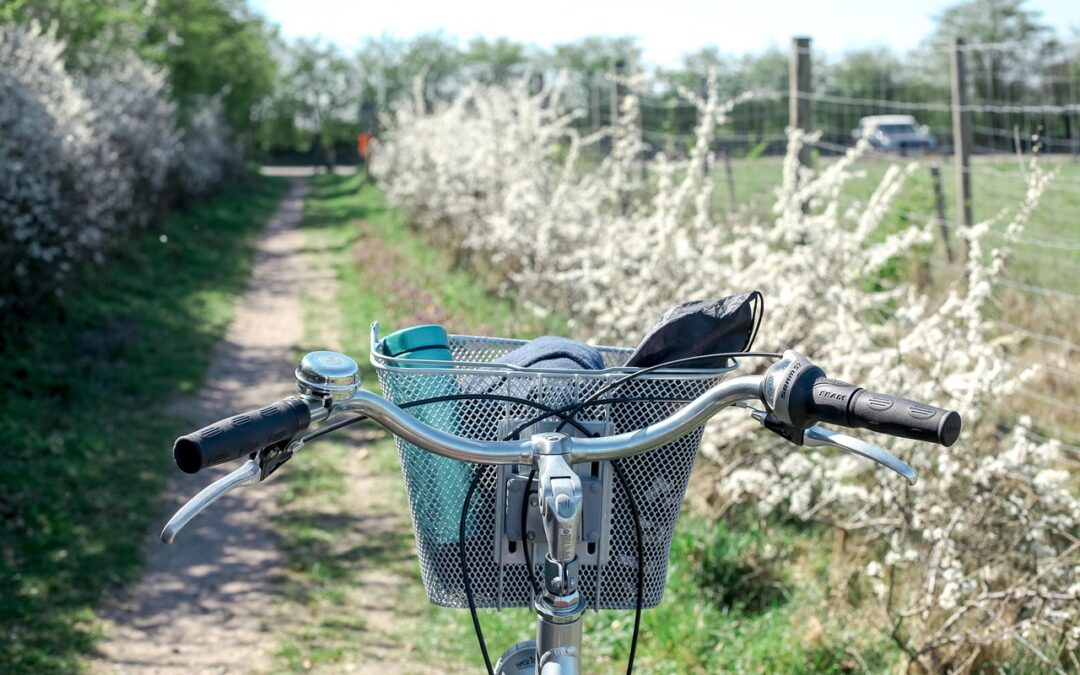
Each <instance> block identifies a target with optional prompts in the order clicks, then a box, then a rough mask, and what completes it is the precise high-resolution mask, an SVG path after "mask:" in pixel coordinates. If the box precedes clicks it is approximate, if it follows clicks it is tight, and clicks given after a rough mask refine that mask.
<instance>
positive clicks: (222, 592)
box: [91, 177, 317, 674]
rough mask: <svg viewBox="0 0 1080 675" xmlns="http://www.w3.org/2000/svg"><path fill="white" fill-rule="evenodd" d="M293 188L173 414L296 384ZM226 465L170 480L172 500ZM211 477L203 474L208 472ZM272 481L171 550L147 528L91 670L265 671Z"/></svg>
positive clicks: (229, 500)
mask: <svg viewBox="0 0 1080 675" xmlns="http://www.w3.org/2000/svg"><path fill="white" fill-rule="evenodd" d="M290 181H291V189H290V191H289V194H288V195H287V196H286V197H285V199H284V200H283V201H282V203H281V205H280V206H279V207H278V211H277V213H276V214H275V215H274V217H273V218H272V219H271V220H270V221H269V222H268V223H267V226H266V229H265V231H264V232H263V234H262V236H261V238H260V239H259V242H258V245H257V250H256V256H255V265H254V269H253V272H252V278H251V280H250V282H249V286H248V289H247V291H246V292H245V294H244V296H243V298H242V299H241V300H240V302H239V303H238V305H237V308H236V314H235V317H234V319H233V322H232V325H231V326H230V327H229V330H228V334H227V336H226V338H225V340H223V341H222V342H221V343H220V344H219V345H218V347H217V348H216V350H215V353H214V357H213V361H212V363H211V366H210V369H209V371H208V375H207V382H206V384H205V385H204V387H203V389H202V391H201V392H200V393H199V395H198V397H197V399H196V400H193V401H182V402H178V404H177V405H176V406H175V407H174V411H175V412H177V413H179V414H180V415H182V416H184V417H187V418H189V419H191V421H192V423H193V424H194V425H196V426H201V425H203V424H207V423H209V422H212V421H214V420H216V419H220V418H221V417H223V416H225V415H228V414H232V413H235V412H238V411H241V410H245V409H249V408H253V407H257V406H260V405H263V404H265V403H266V402H268V401H273V400H275V399H277V398H280V397H281V396H284V395H287V394H289V393H290V392H291V391H292V368H293V366H294V364H293V359H294V354H293V350H294V349H296V348H297V346H298V345H299V343H300V342H301V339H302V336H303V319H304V316H303V311H302V305H301V294H302V292H303V290H305V289H310V287H311V284H312V282H314V281H316V280H317V279H315V278H314V274H316V273H314V272H312V269H313V266H311V265H308V264H306V259H307V254H306V253H305V249H304V235H303V233H301V232H300V231H298V230H297V226H298V225H299V223H300V219H301V215H302V211H303V199H304V196H305V194H306V193H307V184H306V181H304V180H303V179H302V178H297V177H292V178H290ZM224 472H225V470H218V471H216V472H213V473H212V472H209V471H208V472H204V473H202V474H199V475H198V476H182V475H180V474H179V473H177V474H175V475H174V478H173V480H172V481H171V482H170V487H169V493H170V495H171V501H172V502H173V503H172V504H170V505H171V506H179V505H180V504H182V503H183V501H184V500H186V499H187V498H188V497H190V496H192V495H194V494H195V493H196V492H197V491H198V490H199V489H201V488H202V487H203V486H205V485H206V484H208V483H209V482H211V480H213V479H216V478H217V477H219V476H221V475H222V474H223V473H224ZM211 473H212V475H207V474H211ZM274 496H275V486H274V483H273V482H270V483H267V484H266V485H265V486H262V487H261V488H259V489H241V490H239V491H236V492H233V493H232V494H231V495H228V496H226V497H225V498H223V499H222V500H221V501H220V502H218V503H217V504H215V505H214V506H213V507H212V508H211V509H210V510H208V511H207V512H205V513H204V514H203V515H202V516H200V517H199V518H198V519H196V520H195V521H194V522H193V523H192V524H190V525H189V526H188V527H187V528H186V529H185V530H184V531H183V532H182V533H181V534H180V536H179V537H178V538H177V540H176V542H175V543H174V544H172V545H171V546H165V545H163V544H161V542H160V540H159V539H158V533H159V531H160V529H161V525H162V524H164V520H165V518H167V517H168V515H170V514H171V512H172V510H173V509H169V513H167V514H163V518H162V522H161V523H159V524H158V525H157V526H155V528H154V529H153V530H152V531H151V532H149V533H148V534H147V537H146V544H145V571H144V574H143V578H142V580H141V581H139V583H137V584H136V585H135V586H134V587H132V588H130V589H128V591H127V592H126V593H125V594H124V595H123V597H119V598H117V599H116V601H115V602H114V604H113V606H112V607H111V608H109V609H107V610H106V613H105V616H106V627H105V629H106V630H105V635H106V639H105V640H104V641H103V643H102V645H101V647H100V656H99V658H97V659H96V660H95V661H94V662H93V664H92V667H91V669H92V671H93V672H96V673H169V674H172V673H239V672H248V671H251V670H262V669H265V668H266V667H267V665H268V663H269V658H270V657H271V656H272V652H273V650H274V648H275V647H276V644H275V640H274V634H273V633H271V632H269V631H268V630H267V628H268V626H267V625H266V622H267V619H268V617H270V616H272V612H271V611H270V610H271V609H272V607H273V601H274V596H275V591H276V589H277V587H278V586H279V584H280V570H282V568H283V567H284V563H285V556H284V554H283V552H282V550H281V545H280V540H279V539H278V536H277V535H276V534H275V532H274V530H273V528H272V527H271V525H270V523H269V520H268V517H267V516H268V514H269V513H270V512H272V510H273V507H274V504H273V502H274Z"/></svg>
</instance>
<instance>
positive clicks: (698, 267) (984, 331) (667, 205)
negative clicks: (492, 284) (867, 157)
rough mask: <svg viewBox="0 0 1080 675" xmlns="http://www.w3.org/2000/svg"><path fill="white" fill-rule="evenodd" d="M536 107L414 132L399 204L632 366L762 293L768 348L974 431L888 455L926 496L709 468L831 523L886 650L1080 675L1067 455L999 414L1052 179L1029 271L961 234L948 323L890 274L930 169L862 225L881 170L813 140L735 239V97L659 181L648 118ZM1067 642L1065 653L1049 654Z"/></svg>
mask: <svg viewBox="0 0 1080 675" xmlns="http://www.w3.org/2000/svg"><path fill="white" fill-rule="evenodd" d="M526 91H527V90H526V85H525V84H524V83H518V84H516V85H513V86H512V87H510V88H501V87H483V86H476V85H473V86H469V87H466V88H465V89H464V90H463V92H462V94H461V95H460V96H459V97H458V98H456V99H455V100H453V101H452V102H450V103H449V104H447V105H444V106H441V107H440V108H438V109H437V110H435V111H434V112H432V113H427V112H425V110H424V109H423V108H422V107H419V106H418V107H416V108H414V109H406V110H402V111H400V112H399V113H398V114H397V116H396V118H395V124H394V127H393V129H392V131H391V133H389V134H388V135H387V136H385V137H384V139H383V141H382V143H381V145H380V146H379V147H378V149H377V150H378V152H377V155H376V157H375V164H374V170H375V172H376V175H377V176H378V177H379V178H380V180H381V182H382V185H383V186H384V188H385V190H386V192H387V196H388V199H389V200H390V202H391V203H392V204H395V205H398V206H400V207H402V208H404V209H405V210H406V211H407V212H408V213H409V214H410V215H411V217H412V219H413V221H414V222H415V223H416V225H417V226H418V227H420V228H421V229H422V231H424V232H426V233H428V235H429V236H430V237H431V238H433V239H434V240H435V241H437V242H440V243H441V244H442V245H445V246H447V247H456V249H457V250H458V256H459V259H462V260H472V261H475V262H477V263H478V264H482V266H483V268H484V269H486V270H488V271H489V272H490V273H492V274H493V275H494V276H496V277H497V278H499V279H501V284H502V286H501V287H502V288H506V289H513V290H514V292H515V293H517V294H518V297H519V298H520V300H521V301H522V302H524V303H526V306H529V307H532V308H533V309H534V310H535V311H537V312H540V313H545V312H549V311H555V312H558V313H561V314H563V315H565V316H570V317H574V319H573V321H574V324H575V327H576V328H577V330H578V332H579V333H581V334H582V335H585V336H588V337H591V338H595V339H598V340H602V341H612V340H614V341H624V342H628V343H633V341H635V340H636V339H637V338H638V337H639V336H640V335H641V334H642V332H643V331H644V330H645V328H646V327H647V326H648V325H649V324H650V323H651V321H652V320H653V319H654V318H655V317H656V316H658V315H659V314H660V312H662V311H663V310H664V309H666V308H667V307H669V306H671V305H672V304H675V303H677V302H680V301H684V300H686V299H687V298H694V297H710V296H716V295H719V294H723V293H726V292H735V291H739V290H745V289H748V288H759V289H760V290H762V291H763V292H764V294H765V297H766V298H767V300H768V304H769V306H770V311H769V312H767V313H766V318H765V323H764V324H763V326H762V329H761V335H762V336H763V339H765V340H766V341H767V343H766V344H765V345H762V346H766V347H770V348H774V349H775V348H794V349H798V350H800V351H802V352H804V353H806V354H808V355H810V356H811V357H813V358H815V360H817V361H818V362H819V363H822V364H823V365H824V367H825V368H826V370H827V371H828V372H829V373H830V375H833V376H835V377H840V378H843V379H846V380H848V381H853V382H861V383H865V384H867V385H869V386H872V387H873V388H876V389H879V390H884V391H896V392H903V393H904V394H906V395H909V396H911V397H913V398H916V399H921V400H929V401H934V402H936V403H938V404H941V405H945V406H947V407H953V408H956V409H959V410H961V411H962V412H963V414H964V416H965V421H966V423H967V427H966V429H965V437H964V439H963V440H962V442H961V443H959V444H957V445H956V446H954V447H953V448H950V449H946V450H943V449H940V448H929V447H926V446H925V445H920V444H916V443H913V442H908V441H902V440H891V441H887V442H885V443H884V444H886V445H888V446H889V447H890V448H891V449H892V450H893V452H895V453H897V454H899V455H900V456H902V457H906V458H908V459H909V461H910V462H911V463H912V464H914V465H915V466H916V467H918V469H919V470H920V472H921V474H922V480H921V481H920V483H919V484H918V485H916V486H914V487H910V488H904V487H901V486H898V485H897V483H896V480H895V477H894V476H892V475H885V474H884V473H883V472H882V471H871V470H870V469H871V466H870V465H869V464H868V463H866V462H865V461H862V460H857V459H855V458H852V457H848V456H840V455H836V454H810V453H807V454H803V453H798V454H793V449H792V448H791V447H790V446H788V445H786V444H784V443H782V442H780V443H773V444H765V445H764V446H755V447H753V448H747V447H746V445H745V443H743V442H742V439H743V438H745V437H746V435H747V432H748V431H749V430H750V429H751V428H753V426H755V425H753V423H749V424H750V426H747V423H738V422H733V423H731V424H728V425H727V426H725V427H723V428H721V429H718V430H717V431H716V432H714V433H713V434H712V435H711V436H710V438H709V440H708V442H707V444H706V448H705V452H706V455H707V456H709V457H710V458H712V459H714V460H716V461H718V462H719V463H720V465H721V466H726V467H729V469H728V473H727V475H726V476H725V477H724V478H723V480H721V481H720V482H719V484H718V486H717V488H718V491H717V496H718V497H719V498H721V499H724V500H727V501H729V502H742V501H747V502H750V503H752V504H754V505H756V507H757V508H758V509H759V510H760V511H761V512H762V513H763V514H768V513H784V514H788V515H790V516H793V517H795V518H798V519H808V520H815V521H819V522H824V523H828V524H830V525H832V526H835V527H837V528H840V529H842V530H844V531H845V532H851V533H853V534H854V535H855V536H856V537H857V538H860V539H861V540H862V541H863V542H864V543H865V545H864V546H862V547H860V549H859V552H858V553H857V555H858V556H859V557H858V558H857V559H856V562H858V565H857V567H858V569H862V570H863V572H861V573H856V574H855V575H854V576H853V578H852V579H851V580H850V583H853V584H859V583H864V584H869V585H871V586H873V588H874V592H875V593H880V595H879V596H875V597H879V599H880V605H879V606H878V607H877V609H876V614H875V616H876V617H877V619H878V625H879V627H880V628H881V630H882V634H883V635H887V636H889V638H890V639H892V640H894V641H895V642H896V643H897V645H898V646H899V647H900V648H901V649H903V650H904V651H905V652H906V653H907V654H908V657H909V659H910V660H911V662H912V663H918V664H921V665H922V666H923V667H924V668H926V669H927V670H930V671H933V672H938V671H942V670H949V669H961V670H963V669H965V668H970V667H972V665H973V664H975V663H978V662H979V659H985V658H987V655H989V654H991V653H993V651H994V649H1005V648H1011V647H1017V648H1019V649H1021V650H1024V649H1027V650H1030V652H1031V653H1032V654H1037V655H1038V656H1039V658H1041V659H1043V660H1045V662H1047V663H1056V662H1061V663H1068V662H1069V659H1073V658H1075V649H1076V647H1077V640H1078V639H1080V630H1078V629H1077V627H1076V625H1075V624H1076V620H1077V608H1078V607H1080V603H1077V602H1076V599H1077V593H1078V591H1080V585H1078V584H1077V579H1076V573H1077V562H1078V561H1080V555H1078V553H1077V551H1078V548H1077V544H1075V543H1074V542H1075V541H1076V537H1077V528H1078V523H1080V501H1078V499H1077V497H1076V494H1075V491H1070V487H1071V485H1070V478H1069V474H1068V473H1067V472H1066V471H1065V468H1064V465H1063V461H1064V458H1062V457H1061V454H1060V450H1059V448H1058V446H1057V444H1056V443H1055V442H1054V441H1049V442H1036V441H1033V440H1031V439H1030V437H1029V435H1028V433H1027V431H1028V429H1029V422H1028V421H1026V420H1018V421H1016V422H1015V423H1013V424H1012V425H1011V428H1010V430H1009V431H1008V433H1005V434H1002V429H1001V426H1000V425H1001V424H1002V421H1001V420H1000V419H999V417H998V416H997V415H996V414H995V412H996V411H998V410H1001V408H1002V406H1003V404H1004V402H1005V401H1006V400H1007V398H1008V397H1009V395H1010V393H1011V392H1012V391H1014V390H1015V389H1016V387H1017V386H1019V384H1020V383H1021V382H1022V381H1023V380H1024V379H1025V378H1027V377H1028V376H1029V373H1025V372H1021V371H1019V370H1018V369H1016V368H1014V367H1013V366H1012V365H1011V364H1010V361H1009V360H1008V359H1007V358H1006V351H1005V349H1006V346H1007V345H1006V341H1005V340H1003V339H1002V337H1001V336H999V335H998V334H997V333H996V331H995V328H994V323H993V322H992V321H991V320H989V319H988V318H986V317H987V316H988V314H989V311H990V309H991V307H990V305H991V301H992V298H991V294H990V289H991V288H992V287H993V284H994V281H995V280H996V279H997V278H999V277H1000V275H1001V274H1002V270H1003V267H1004V264H1005V260H1006V257H1007V244H1008V243H1010V242H1011V241H1013V240H1014V239H1015V237H1016V236H1018V234H1019V232H1020V231H1021V230H1022V229H1023V226H1024V224H1025V222H1026V220H1027V218H1028V216H1029V215H1030V213H1031V211H1032V210H1033V209H1034V208H1035V205H1036V204H1037V203H1038V201H1039V199H1040V197H1041V195H1042V192H1043V190H1044V189H1045V188H1046V185H1047V183H1048V181H1049V178H1050V177H1049V176H1048V175H1047V174H1046V172H1045V171H1043V170H1042V169H1041V168H1040V166H1039V165H1038V164H1037V163H1033V165H1032V166H1030V167H1029V169H1028V176H1029V180H1030V182H1029V184H1028V192H1027V195H1026V197H1025V199H1024V201H1023V203H1022V204H1020V205H1018V208H1017V209H1016V210H1015V212H1014V215H1013V216H1012V218H1011V220H1008V221H1006V226H1005V243H1006V247H998V248H993V249H990V250H987V245H986V243H985V242H986V241H987V237H988V235H989V232H990V228H989V224H988V223H984V224H981V225H979V226H976V227H974V228H972V229H970V230H967V231H964V232H963V233H962V234H963V236H964V237H965V239H966V240H967V245H968V247H969V250H970V251H971V255H970V257H969V262H968V264H967V269H966V271H967V274H966V276H965V277H963V278H961V279H959V280H958V281H957V282H956V283H955V285H954V286H953V287H951V288H950V289H949V290H948V292H947V294H946V296H945V298H944V301H939V300H938V299H937V298H935V297H933V296H930V295H928V294H927V293H926V292H924V291H922V290H920V288H919V287H917V286H916V285H915V284H914V283H908V282H907V281H905V280H904V279H903V278H898V277H897V276H896V275H891V274H882V272H883V271H886V270H888V269H889V268H890V266H891V265H892V264H893V261H895V260H896V259H902V258H904V257H906V256H908V255H910V254H911V252H912V251H914V250H916V249H917V248H918V247H919V246H922V245H924V243H925V242H927V241H929V240H930V238H931V231H930V229H929V226H928V225H906V226H901V227H900V228H892V229H889V230H887V231H885V232H882V231H881V230H882V222H883V218H884V216H885V213H886V212H887V211H888V207H889V205H890V203H891V202H892V200H893V199H895V197H896V195H897V194H898V192H899V190H900V187H901V186H902V184H903V182H904V180H905V178H906V174H907V173H909V172H910V170H911V169H910V168H908V169H906V170H905V169H903V168H898V167H894V168H893V169H892V170H890V171H888V172H887V173H886V174H885V176H884V179H883V180H882V182H881V185H880V186H879V187H878V188H877V190H876V191H875V192H874V193H873V195H872V196H871V197H870V198H869V199H868V200H866V201H865V202H859V201H856V202H855V203H854V204H852V202H851V200H849V199H846V198H845V197H846V196H845V195H844V188H845V185H846V184H847V183H849V182H850V181H851V180H853V178H854V177H855V176H856V175H857V172H858V162H859V159H860V156H861V154H862V153H863V152H865V150H866V147H865V146H864V145H860V146H858V147H857V148H856V149H853V150H852V151H850V152H849V153H848V154H847V155H846V156H844V157H842V158H841V159H839V160H838V161H836V162H835V163H832V164H830V165H828V166H825V167H824V168H822V170H821V171H820V172H818V173H814V172H812V171H809V170H807V169H804V168H800V167H799V165H798V162H797V154H798V150H799V149H800V148H801V146H802V144H803V143H804V141H805V140H806V139H805V137H804V136H803V135H802V134H801V133H798V132H793V133H792V136H791V138H790V144H789V150H788V155H787V159H786V161H785V165H784V181H783V184H782V186H781V189H780V190H779V193H778V195H777V202H776V206H775V208H774V217H773V218H771V219H765V220H763V219H747V220H742V219H739V220H734V221H731V222H724V221H723V220H721V219H720V218H718V216H717V214H715V213H713V211H712V209H711V201H712V200H711V192H712V189H713V185H714V183H715V180H714V179H713V178H711V177H710V172H711V170H712V168H713V157H712V154H711V153H710V152H709V147H710V143H711V140H712V137H713V133H714V131H715V128H716V125H717V124H718V123H721V122H722V121H723V119H724V114H725V112H726V111H727V110H728V109H730V107H731V106H732V105H733V102H728V103H726V104H725V103H722V102H721V99H720V95H719V87H718V83H717V79H716V77H715V76H714V77H713V78H712V81H711V83H710V87H709V93H708V95H707V96H705V97H700V96H698V95H697V94H695V93H694V92H692V91H689V90H686V89H683V90H681V92H680V93H681V96H682V97H683V99H684V100H686V101H689V102H690V103H691V104H692V105H694V106H695V107H696V108H697V110H698V123H697V128H696V135H695V140H694V145H693V146H692V148H691V150H690V154H689V158H688V159H687V160H685V161H673V160H669V159H668V158H666V157H664V155H663V154H662V153H661V154H659V155H657V157H656V159H655V160H654V161H653V162H651V163H650V164H649V165H648V166H647V170H648V173H647V174H646V175H643V174H642V168H641V166H640V165H639V164H638V158H639V157H640V156H641V153H642V152H643V150H644V148H643V145H642V141H641V132H640V129H638V128H637V126H636V124H635V120H637V119H638V111H637V99H636V96H633V95H630V96H627V97H626V98H625V99H624V103H623V108H622V111H621V115H620V118H619V119H618V120H617V121H616V124H615V125H614V126H613V127H612V128H610V129H606V130H603V131H602V132H601V133H600V134H597V135H594V136H592V137H588V138H582V137H581V136H580V134H578V133H577V132H576V130H575V129H574V128H573V126H572V124H571V122H572V120H573V118H574V116H575V114H576V113H575V112H574V111H568V110H565V109H564V108H563V107H562V106H561V104H560V100H559V92H558V91H557V90H548V91H546V92H545V93H543V94H542V95H539V96H529V95H527V93H526ZM601 136H606V137H610V138H611V139H612V142H611V147H612V150H611V153H610V155H608V156H607V157H606V158H605V159H604V160H603V161H602V162H601V163H600V164H599V165H598V166H595V167H593V168H591V169H589V168H584V167H583V166H582V165H581V163H580V162H579V158H580V156H581V153H582V152H583V148H585V147H587V146H588V145H589V144H590V143H594V142H596V141H597V140H598V139H599V138H600V137H601ZM558 148H561V150H559V152H556V149H558ZM480 261H482V263H480ZM869 280H875V281H877V283H872V284H871V283H866V282H867V281H869ZM732 467H738V468H736V469H735V470H732ZM874 542H882V545H881V546H877V545H875V544H874ZM883 570H884V571H883ZM882 574H883V575H884V577H882V576H880V575H882ZM882 578H886V579H887V582H884V583H876V582H875V581H874V580H878V581H880V580H881V579H882ZM845 583H848V582H845ZM1044 642H1050V643H1054V644H1055V645H1057V646H1056V647H1055V651H1052V652H1051V653H1045V651H1042V648H1041V647H1039V646H1038V645H1039V644H1043V643H1044Z"/></svg>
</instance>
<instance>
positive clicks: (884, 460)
mask: <svg viewBox="0 0 1080 675" xmlns="http://www.w3.org/2000/svg"><path fill="white" fill-rule="evenodd" d="M803 433H804V436H805V440H804V442H805V443H806V445H809V446H811V447H821V446H825V445H830V446H832V447H834V448H840V449H841V450H846V451H848V452H850V453H852V454H855V455H859V456H860V457H865V458H866V459H869V460H871V461H874V462H877V463H878V464H880V465H881V466H883V467H885V468H886V469H889V470H891V471H894V472H896V473H898V474H900V475H901V476H903V477H904V478H906V479H907V482H908V483H909V484H910V485H914V484H915V483H917V482H918V481H919V474H918V472H916V471H915V469H913V468H912V467H911V466H910V465H909V464H908V463H907V462H904V461H903V460H901V459H900V458H899V457H897V456H896V455H894V454H892V453H891V452H889V451H887V450H885V449H884V448H879V447H878V446H876V445H872V444H870V443H867V442H866V441H863V440H860V439H858V438H855V437H854V436H848V435H847V434H841V433H839V432H836V431H833V430H831V429H826V428H825V427H822V426H818V425H814V426H812V427H810V428H809V429H807V430H806V431H805V432H803Z"/></svg>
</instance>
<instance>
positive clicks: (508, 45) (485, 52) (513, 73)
mask: <svg viewBox="0 0 1080 675" xmlns="http://www.w3.org/2000/svg"><path fill="white" fill-rule="evenodd" d="M462 61H463V62H464V64H465V66H466V68H467V69H468V75H469V77H470V78H472V79H476V80H479V81H480V82H484V83H487V84H505V83H507V82H508V81H510V80H512V79H515V78H518V77H521V76H523V75H524V74H525V70H526V68H527V66H528V62H529V59H528V56H527V55H526V54H525V46H524V45H522V44H520V43H517V42H511V41H510V40H507V39H506V38H498V39H497V40H492V41H491V42H488V41H487V40H485V39H484V38H476V39H474V40H473V41H472V42H470V43H469V48H468V49H466V50H465V53H464V54H463V55H462Z"/></svg>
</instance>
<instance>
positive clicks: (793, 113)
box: [788, 37, 814, 166]
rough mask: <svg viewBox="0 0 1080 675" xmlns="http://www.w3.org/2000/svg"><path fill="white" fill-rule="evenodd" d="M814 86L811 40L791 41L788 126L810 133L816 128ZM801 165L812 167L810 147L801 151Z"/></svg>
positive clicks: (793, 39) (804, 147) (804, 146)
mask: <svg viewBox="0 0 1080 675" xmlns="http://www.w3.org/2000/svg"><path fill="white" fill-rule="evenodd" d="M813 93H814V85H813V83H812V81H811V77H810V38H808V37H797V38H792V39H791V62H790V65H789V68H788V126H790V127H791V128H792V129H802V130H803V131H805V132H807V133H809V132H811V131H813V128H814V108H813V106H812V105H811V104H812V101H811V100H810V95H811V94H813ZM799 164H801V165H803V166H810V147H809V146H807V145H805V144H804V145H803V147H802V149H801V150H800V151H799Z"/></svg>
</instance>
